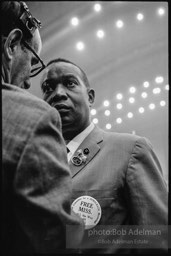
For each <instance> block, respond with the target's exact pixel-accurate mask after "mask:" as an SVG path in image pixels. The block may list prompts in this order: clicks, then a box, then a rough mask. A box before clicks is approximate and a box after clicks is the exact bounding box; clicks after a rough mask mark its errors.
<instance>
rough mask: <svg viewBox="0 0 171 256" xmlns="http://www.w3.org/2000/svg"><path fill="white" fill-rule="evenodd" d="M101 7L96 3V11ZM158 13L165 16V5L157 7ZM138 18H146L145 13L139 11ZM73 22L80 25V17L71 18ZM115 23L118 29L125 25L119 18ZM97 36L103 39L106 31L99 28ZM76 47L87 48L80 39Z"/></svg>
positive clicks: (140, 19) (79, 48)
mask: <svg viewBox="0 0 171 256" xmlns="http://www.w3.org/2000/svg"><path fill="white" fill-rule="evenodd" d="M101 9H102V7H101V5H100V4H95V5H94V10H95V11H96V12H99V11H101ZM157 13H158V15H160V16H163V15H164V14H165V9H164V8H163V7H160V8H158V9H157ZM136 18H137V20H138V21H142V20H143V19H144V15H143V14H142V13H138V14H137V15H136ZM71 24H72V25H73V26H78V25H79V19H78V18H77V17H73V18H72V19H71ZM115 25H116V27H117V28H118V29H121V28H122V27H123V26H124V22H123V21H122V20H120V19H119V20H117V21H116V24H115ZM96 36H97V37H98V38H100V39H102V38H103V37H104V36H105V32H104V31H103V30H102V29H99V30H98V31H97V32H96ZM76 48H77V50H79V51H82V50H83V49H84V48H85V45H84V43H83V42H81V41H80V42H78V43H77V44H76Z"/></svg>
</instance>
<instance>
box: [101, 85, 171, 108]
mask: <svg viewBox="0 0 171 256" xmlns="http://www.w3.org/2000/svg"><path fill="white" fill-rule="evenodd" d="M133 88H134V87H131V88H130V89H133ZM134 89H135V88H134ZM165 90H169V85H168V84H167V85H165ZM135 91H136V89H135V90H134V93H135ZM152 92H153V94H159V93H160V92H161V88H159V87H157V88H154V89H153V91H152ZM131 93H133V90H131ZM141 97H142V98H144V99H146V98H147V97H148V94H147V92H142V93H141ZM116 99H117V100H122V99H123V94H121V93H118V94H117V95H116ZM128 101H129V103H131V104H133V103H134V102H135V98H134V97H130V98H129V99H128ZM103 105H104V106H105V107H108V106H109V105H110V102H109V101H108V100H105V101H104V102H103ZM116 107H117V109H122V107H123V105H122V104H121V103H117V105H116Z"/></svg>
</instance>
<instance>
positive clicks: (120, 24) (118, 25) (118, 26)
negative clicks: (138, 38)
mask: <svg viewBox="0 0 171 256" xmlns="http://www.w3.org/2000/svg"><path fill="white" fill-rule="evenodd" d="M123 25H124V23H123V21H122V20H118V21H117V22H116V26H117V28H122V27H123Z"/></svg>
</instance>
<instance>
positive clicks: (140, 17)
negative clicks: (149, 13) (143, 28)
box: [137, 13, 144, 21]
mask: <svg viewBox="0 0 171 256" xmlns="http://www.w3.org/2000/svg"><path fill="white" fill-rule="evenodd" d="M143 19H144V15H143V14H142V13H138V14H137V20H139V21H141V20H143Z"/></svg>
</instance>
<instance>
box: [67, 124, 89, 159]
mask: <svg viewBox="0 0 171 256" xmlns="http://www.w3.org/2000/svg"><path fill="white" fill-rule="evenodd" d="M93 129H94V123H91V124H90V125H89V126H88V127H87V128H86V129H84V130H83V131H82V132H81V133H79V134H78V135H77V136H76V137H74V138H73V139H72V140H71V141H70V142H69V143H68V144H67V148H68V149H69V151H70V152H69V153H68V154H67V157H68V162H69V161H70V159H71V157H72V156H73V154H74V152H75V151H76V150H77V148H78V147H79V146H80V145H81V143H82V142H83V140H84V139H85V138H86V137H87V136H88V135H89V133H90V132H91V131H92V130H93Z"/></svg>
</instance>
